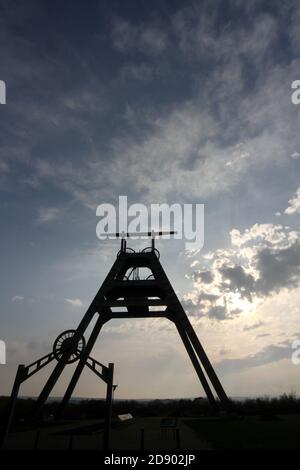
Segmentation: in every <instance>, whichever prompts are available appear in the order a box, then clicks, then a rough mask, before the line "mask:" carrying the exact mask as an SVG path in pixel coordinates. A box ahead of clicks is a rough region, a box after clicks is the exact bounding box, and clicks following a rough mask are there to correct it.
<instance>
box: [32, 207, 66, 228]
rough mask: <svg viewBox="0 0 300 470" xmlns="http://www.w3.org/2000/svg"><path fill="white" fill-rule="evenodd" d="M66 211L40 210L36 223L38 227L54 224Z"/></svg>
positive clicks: (62, 209) (52, 208)
mask: <svg viewBox="0 0 300 470" xmlns="http://www.w3.org/2000/svg"><path fill="white" fill-rule="evenodd" d="M64 211H65V209H64V208H60V207H44V208H41V209H39V211H38V216H37V219H36V223H37V224H38V225H42V224H46V223H49V222H53V221H54V220H57V219H59V218H60V217H61V216H62V214H63V213H64Z"/></svg>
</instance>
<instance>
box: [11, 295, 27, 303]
mask: <svg viewBox="0 0 300 470" xmlns="http://www.w3.org/2000/svg"><path fill="white" fill-rule="evenodd" d="M23 300H25V297H23V296H22V295H15V296H14V297H12V299H11V301H12V302H22V301H23Z"/></svg>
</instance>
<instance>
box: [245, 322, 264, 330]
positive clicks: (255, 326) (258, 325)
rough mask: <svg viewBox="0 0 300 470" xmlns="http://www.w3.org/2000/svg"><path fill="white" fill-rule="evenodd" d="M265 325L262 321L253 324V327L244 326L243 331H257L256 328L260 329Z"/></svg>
mask: <svg viewBox="0 0 300 470" xmlns="http://www.w3.org/2000/svg"><path fill="white" fill-rule="evenodd" d="M263 325H264V322H262V321H261V320H260V321H258V322H256V323H253V324H252V325H246V326H244V328H243V331H251V330H255V329H256V328H260V327H261V326H263Z"/></svg>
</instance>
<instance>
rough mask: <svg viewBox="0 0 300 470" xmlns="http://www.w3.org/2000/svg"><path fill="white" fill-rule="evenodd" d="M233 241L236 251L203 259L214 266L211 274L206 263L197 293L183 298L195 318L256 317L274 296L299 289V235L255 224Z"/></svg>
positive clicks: (198, 273)
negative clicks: (252, 314) (246, 314)
mask: <svg viewBox="0 0 300 470" xmlns="http://www.w3.org/2000/svg"><path fill="white" fill-rule="evenodd" d="M230 236H231V247H230V248H228V249H223V250H222V249H217V250H215V251H213V252H210V253H207V254H205V255H203V256H202V263H205V264H206V266H207V264H209V266H210V269H207V267H206V268H205V270H204V269H203V268H202V269H201V263H200V268H199V269H196V270H194V271H193V272H192V274H191V276H190V278H191V279H192V281H193V286H194V287H193V290H192V291H190V292H188V293H187V294H185V295H184V296H183V304H184V307H185V308H186V310H187V311H188V313H189V314H190V315H194V316H199V317H201V316H207V317H208V318H213V319H216V320H225V319H233V318H234V317H235V316H236V315H239V314H241V313H242V312H248V311H253V310H254V309H255V308H256V307H257V306H258V305H259V304H261V303H262V302H263V301H264V300H265V299H266V298H267V297H268V296H271V295H273V294H275V293H278V292H280V291H281V290H282V289H289V290H291V289H293V288H296V287H297V286H299V284H300V232H299V231H295V230H292V229H291V228H289V227H283V226H282V225H274V224H254V225H253V226H252V227H250V228H249V229H246V230H245V231H244V232H240V231H239V230H237V229H233V230H231V232H230ZM260 325H261V323H260V322H259V323H258V324H257V325H255V326H254V325H252V326H250V327H248V329H250V328H254V327H256V326H260ZM245 328H246V329H247V327H245Z"/></svg>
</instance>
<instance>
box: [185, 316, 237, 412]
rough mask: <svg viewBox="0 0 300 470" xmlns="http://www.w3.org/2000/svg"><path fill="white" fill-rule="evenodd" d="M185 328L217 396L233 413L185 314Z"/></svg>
mask: <svg viewBox="0 0 300 470" xmlns="http://www.w3.org/2000/svg"><path fill="white" fill-rule="evenodd" d="M182 321H183V325H184V328H185V330H186V333H187V335H188V337H189V340H190V342H191V343H192V345H193V347H194V350H195V351H196V353H197V355H198V357H199V360H200V362H201V363H202V365H203V367H204V369H205V371H206V373H207V375H208V377H209V380H210V381H211V383H212V385H213V387H214V389H215V391H216V392H217V395H218V397H219V399H220V402H221V403H222V405H223V406H224V407H225V409H226V410H227V411H232V404H231V401H230V400H229V398H228V396H227V394H226V392H225V390H224V388H223V387H222V384H221V382H220V380H219V379H218V376H217V374H216V373H215V371H214V368H213V366H212V365H211V362H210V360H209V359H208V357H207V355H206V353H205V351H204V349H203V347H202V345H201V343H200V341H199V339H198V336H197V335H196V333H195V331H194V328H193V327H192V325H191V323H190V321H189V319H188V318H187V316H186V314H184V317H183V318H182Z"/></svg>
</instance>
